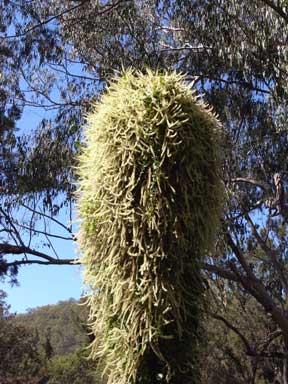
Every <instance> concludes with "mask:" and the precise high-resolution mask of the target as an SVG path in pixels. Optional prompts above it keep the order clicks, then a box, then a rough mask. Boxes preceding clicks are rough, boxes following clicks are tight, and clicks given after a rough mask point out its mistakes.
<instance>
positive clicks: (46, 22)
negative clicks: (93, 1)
mask: <svg viewBox="0 0 288 384" xmlns="http://www.w3.org/2000/svg"><path fill="white" fill-rule="evenodd" d="M87 1H90V0H83V1H82V2H81V3H80V4H77V5H75V6H74V7H71V8H68V9H65V10H64V11H62V12H59V13H57V14H56V15H53V16H51V17H49V18H48V19H46V20H43V21H41V22H40V23H38V24H36V25H33V26H32V27H30V28H28V29H26V30H25V31H24V32H22V33H18V34H15V35H10V36H5V37H4V38H3V37H2V39H14V38H18V37H23V36H25V35H26V34H27V33H29V32H32V31H34V30H35V29H37V28H40V27H42V26H43V25H46V24H49V23H50V22H51V21H53V20H55V19H57V18H59V17H61V16H64V15H65V14H66V13H69V12H71V11H74V10H75V9H77V8H80V7H82V5H83V4H85V3H87Z"/></svg>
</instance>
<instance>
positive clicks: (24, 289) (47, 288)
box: [0, 107, 83, 313]
mask: <svg viewBox="0 0 288 384" xmlns="http://www.w3.org/2000/svg"><path fill="white" fill-rule="evenodd" d="M44 117H48V115H47V112H45V111H44V110H42V109H39V108H30V107H29V108H28V107H26V108H25V110H24V114H23V117H22V118H21V120H20V121H19V123H18V126H19V128H20V131H21V133H23V132H25V133H26V132H27V133H28V132H29V131H30V130H31V129H35V128H36V127H37V125H38V123H39V121H40V120H41V119H42V118H44ZM60 220H61V221H63V222H65V221H66V224H68V221H69V219H68V217H65V213H62V214H61V217H60ZM54 226H55V227H54V228H53V225H52V226H51V227H50V230H51V232H55V233H59V227H58V228H57V225H54ZM66 235H67V234H66ZM36 241H37V239H36ZM53 245H55V246H56V247H57V252H58V254H59V256H60V257H62V258H75V257H78V256H79V254H77V245H76V244H75V243H73V242H72V241H65V240H64V241H63V240H57V239H56V241H54V240H53ZM38 250H41V248H38ZM43 251H44V252H48V251H47V249H43ZM82 269H83V268H82ZM82 272H83V271H81V269H80V267H79V266H77V265H75V266H62V265H59V266H57V265H56V266H53V265H51V266H50V265H48V266H47V265H46V266H45V265H44V266H42V265H27V266H22V267H20V268H19V274H18V281H19V286H12V287H11V286H10V285H9V283H8V282H4V283H0V289H3V290H4V291H5V292H6V293H7V294H8V297H7V303H8V304H10V305H11V311H12V312H17V313H23V312H25V310H26V309H28V308H34V307H38V306H42V305H47V304H55V303H57V302H58V301H59V300H66V299H69V298H71V297H73V298H76V299H78V298H79V297H80V295H81V292H82Z"/></svg>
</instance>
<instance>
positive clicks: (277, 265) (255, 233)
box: [245, 213, 288, 292]
mask: <svg viewBox="0 0 288 384" xmlns="http://www.w3.org/2000/svg"><path fill="white" fill-rule="evenodd" d="M245 219H246V221H247V223H248V225H249V227H250V230H251V233H252V235H253V236H254V237H255V239H256V241H257V243H258V244H259V246H260V248H261V249H262V251H264V252H265V254H266V256H267V257H268V258H269V259H270V261H271V263H272V264H273V266H274V268H275V269H277V271H278V273H279V276H280V278H281V281H282V284H283V286H284V287H285V291H286V292H288V283H287V277H286V271H285V268H284V266H283V265H282V264H281V263H280V262H279V260H278V259H277V252H276V251H275V250H273V249H271V248H270V247H268V245H267V244H266V242H265V241H264V240H263V239H262V237H261V236H260V235H259V233H258V231H257V229H256V227H255V225H254V223H253V221H252V219H251V218H250V216H249V215H248V213H247V214H245Z"/></svg>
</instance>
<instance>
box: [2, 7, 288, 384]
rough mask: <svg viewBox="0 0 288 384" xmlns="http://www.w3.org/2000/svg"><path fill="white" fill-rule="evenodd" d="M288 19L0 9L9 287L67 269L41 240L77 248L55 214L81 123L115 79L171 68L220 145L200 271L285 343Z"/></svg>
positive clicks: (248, 13)
mask: <svg viewBox="0 0 288 384" xmlns="http://www.w3.org/2000/svg"><path fill="white" fill-rule="evenodd" d="M287 20H288V13H287V1H286V0H278V1H276V0H255V1H253V2H251V1H249V0H243V1H238V2H236V1H228V0H211V1H204V0H193V1H190V0H189V1H187V0H173V1H171V0H164V1H158V0H145V1H143V0H137V1H136V0H134V1H133V0H116V1H113V2H107V1H97V2H96V1H94V0H82V1H74V0H73V1H71V0H61V1H60V0H49V1H48V0H47V1H41V0H36V1H33V2H30V1H21V2H16V1H13V2H12V1H7V0H3V1H2V2H1V4H0V33H1V39H0V76H1V77H0V139H1V148H0V174H1V187H0V188H1V196H0V198H1V212H0V231H1V232H0V233H1V242H0V262H1V263H0V272H1V273H2V275H4V276H11V277H12V278H14V277H15V274H16V273H17V271H18V267H19V266H21V265H25V264H31V263H39V262H42V263H43V264H45V263H46V264H53V263H54V264H60V263H61V262H62V261H63V263H66V264H69V263H71V258H70V260H69V259H62V260H61V247H60V252H58V254H59V256H60V257H59V259H58V258H57V257H56V256H55V254H54V252H53V249H52V247H51V244H50V243H49V241H47V236H48V238H49V240H50V242H51V243H52V242H53V239H54V238H53V237H52V235H53V234H54V235H60V236H62V238H63V241H67V239H70V240H72V239H73V238H74V237H73V236H71V233H72V232H73V231H72V228H71V227H70V225H67V224H65V223H62V224H64V227H65V229H64V231H65V232H61V233H60V234H59V232H58V227H61V226H58V223H56V221H55V219H56V220H57V219H59V217H58V218H57V217H56V216H55V215H56V214H57V213H58V212H59V211H60V210H61V209H63V210H66V209H69V210H70V208H71V207H72V204H71V205H70V202H71V199H73V198H72V195H71V192H72V190H73V188H74V186H73V187H71V186H70V185H69V183H67V180H69V181H72V182H74V173H73V171H71V170H70V169H68V170H67V169H66V167H69V166H70V165H73V164H75V163H74V159H73V155H74V154H75V153H77V151H78V148H79V141H81V137H82V136H81V135H82V133H81V128H80V127H81V126H82V123H83V113H85V112H86V111H87V110H88V108H89V107H88V106H89V105H90V103H91V100H94V99H97V97H98V96H99V94H100V93H101V92H102V90H103V88H104V87H105V86H106V84H107V80H108V79H109V78H110V77H111V76H114V74H115V71H118V70H121V68H122V67H124V68H126V67H127V66H133V67H135V68H139V69H143V67H145V66H147V65H148V66H149V67H151V68H157V67H158V68H160V69H167V70H171V69H176V70H179V71H181V72H183V73H187V77H188V79H189V76H193V77H194V76H198V80H197V82H196V87H197V88H198V90H199V91H200V92H203V93H205V99H206V100H207V101H208V102H209V104H210V105H211V106H213V108H214V110H215V111H216V112H217V113H218V115H219V117H220V119H221V121H222V122H223V125H224V129H225V132H226V135H225V136H224V137H223V140H222V141H221V145H222V154H223V157H222V167H223V174H224V180H223V181H224V183H225V186H226V188H227V191H228V192H229V194H228V202H229V203H227V207H226V212H225V217H224V219H223V226H224V230H225V231H226V232H227V236H224V238H223V239H219V247H218V248H217V249H216V250H215V252H214V253H213V255H212V256H213V257H208V258H207V259H206V260H205V261H206V263H205V264H204V265H203V270H205V271H206V272H207V271H208V272H209V276H208V277H209V279H210V281H213V279H214V278H215V276H217V279H221V278H223V279H225V280H228V281H229V282H230V283H231V282H232V286H231V287H230V285H229V284H228V287H229V290H232V291H233V292H236V290H241V291H243V292H244V293H245V294H246V295H250V296H251V297H253V298H255V300H256V301H257V302H258V303H259V304H260V305H261V306H262V307H263V308H264V311H265V313H267V315H266V318H270V316H272V320H271V321H273V323H274V326H275V327H279V329H281V331H282V332H283V334H284V335H285V334H286V335H287V334H288V322H287V291H288V287H287V281H286V280H287V279H286V275H287V251H286V250H287V216H288V211H287V196H286V195H285V193H284V190H285V188H286V187H287V171H288V170H287V153H288V141H287V139H288V136H287V115H288V113H287V83H288V82H287V28H288V27H287ZM23 110H24V115H26V113H30V116H32V115H34V116H35V111H36V113H37V114H38V115H41V116H40V118H39V120H40V123H39V127H38V129H34V127H32V121H31V119H30V118H29V120H28V121H27V119H26V120H19V117H20V116H21V114H22V112H23ZM17 127H19V128H20V130H18V131H17V130H16V128H17ZM43 138H44V139H43ZM56 141H57V142H56ZM34 147H35V151H34ZM62 154H63V156H62ZM71 156H72V158H71ZM42 159H45V161H42ZM275 174H276V175H278V176H280V183H278V181H279V178H277V177H276V176H275ZM39 175H40V177H39ZM42 177H43V179H42ZM55 178H56V180H55ZM33 180H34V184H33ZM275 180H278V181H277V183H275ZM38 183H39V185H38ZM19 187H21V188H19ZM66 189H67V192H65V190H66ZM29 190H30V191H31V193H29ZM58 192H59V193H58ZM278 192H279V193H278ZM65 204H66V205H65ZM27 207H28V208H29V209H28V208H27ZM31 209H32V211H31ZM35 211H37V212H38V213H37V214H36V213H35ZM70 211H71V210H70ZM44 215H47V216H44ZM68 216H69V215H68ZM60 217H61V216H60ZM49 223H50V224H51V223H52V224H55V225H57V226H58V227H57V231H54V228H55V226H54V225H52V226H51V230H50V229H49ZM61 228H63V227H61ZM37 231H38V232H37ZM39 231H41V232H42V233H40V232H39ZM225 231H224V232H225ZM31 238H32V241H31V242H30V241H29V239H31ZM39 244H41V247H42V244H44V245H45V247H46V248H43V247H42V248H41V249H42V252H39V251H38V252H36V250H38V248H37V246H38V245H39ZM23 245H24V246H25V247H24V246H23ZM53 246H54V247H55V243H53ZM6 255H9V256H6ZM12 255H13V256H12ZM23 255H24V256H25V257H23ZM47 257H49V258H48V259H47ZM223 289H225V291H226V289H227V286H226V285H224V288H223ZM239 316H241V317H242V316H244V312H243V310H239ZM264 318H265V316H263V317H260V318H259V321H260V322H261V323H262V322H264ZM234 320H235V319H234V317H233V321H234ZM263 327H264V326H263ZM264 328H265V327H264ZM280 344H281V343H280ZM280 344H279V346H278V351H279V353H282V352H283V351H285V350H287V345H285V343H284V342H283V343H282V344H281V345H280ZM286 344H287V342H286ZM267 359H268V358H267ZM271 361H272V364H274V360H273V359H272V358H271ZM281 361H283V362H284V363H283V367H285V359H282V360H281ZM283 371H285V370H284V369H283ZM286 372H287V370H286ZM283 380H284V379H283ZM286 380H288V378H287V377H286Z"/></svg>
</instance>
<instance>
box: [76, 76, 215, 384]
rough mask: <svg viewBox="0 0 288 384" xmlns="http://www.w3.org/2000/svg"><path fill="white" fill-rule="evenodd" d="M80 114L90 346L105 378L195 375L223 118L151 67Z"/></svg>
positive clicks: (185, 378)
mask: <svg viewBox="0 0 288 384" xmlns="http://www.w3.org/2000/svg"><path fill="white" fill-rule="evenodd" d="M87 120H88V126H87V129H86V133H85V137H86V146H85V148H84V150H83V153H82V155H81V158H80V166H79V183H80V188H79V197H78V207H79V212H80V216H81V219H82V223H81V229H80V234H79V238H80V247H81V251H82V253H83V263H84V264H85V265H86V274H85V283H86V284H88V285H90V286H91V292H90V294H89V299H88V301H89V305H90V320H91V323H92V328H93V332H94V334H95V337H96V338H95V341H94V343H93V345H92V352H91V355H92V357H93V358H95V359H97V360H98V361H100V363H99V366H100V367H101V369H102V371H103V375H104V376H105V377H106V379H107V383H108V384H128V383H129V384H130V383H133V384H134V383H139V384H140V383H141V384H152V383H153V384H154V383H160V382H161V383H181V384H183V383H185V384H187V383H189V384H191V383H194V382H197V375H196V370H195V369H194V368H195V357H196V356H195V355H196V353H197V343H198V338H197V329H198V323H199V316H200V314H201V305H202V304H201V303H202V302H203V296H202V291H203V289H202V282H201V276H200V262H201V260H203V257H204V256H205V255H206V254H207V253H208V252H211V251H212V249H213V243H214V238H215V232H216V229H217V225H218V217H219V211H220V206H221V195H222V187H221V182H220V177H219V160H218V158H219V154H218V152H219V149H218V135H219V128H220V124H219V122H218V121H217V118H216V117H215V116H214V114H213V113H212V112H211V110H210V109H208V107H207V106H206V105H204V104H203V103H202V102H201V101H199V98H198V97H197V96H196V91H195V90H192V89H191V86H187V85H186V84H185V81H184V77H183V76H182V75H179V74H176V73H171V74H169V73H164V74H161V73H152V72H150V71H147V73H145V74H141V73H133V71H127V72H126V73H125V74H124V75H123V76H122V77H121V78H119V79H116V80H115V82H113V83H112V84H111V85H110V86H109V87H108V90H107V92H106V93H105V94H104V95H103V97H102V101H100V102H99V103H97V104H96V105H95V106H94V111H93V112H92V113H91V114H90V115H89V116H88V119H87Z"/></svg>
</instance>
